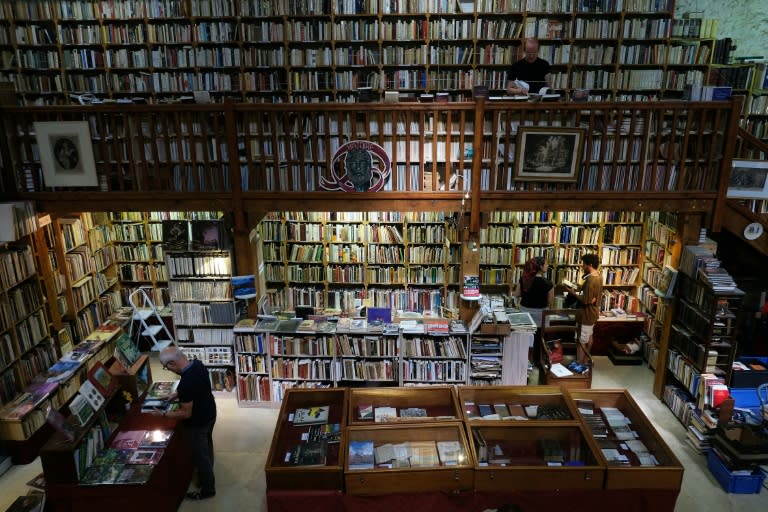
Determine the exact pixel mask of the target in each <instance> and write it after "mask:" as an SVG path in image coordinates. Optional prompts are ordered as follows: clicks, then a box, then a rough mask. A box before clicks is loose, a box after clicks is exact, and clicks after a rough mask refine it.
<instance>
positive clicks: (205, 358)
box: [165, 222, 236, 392]
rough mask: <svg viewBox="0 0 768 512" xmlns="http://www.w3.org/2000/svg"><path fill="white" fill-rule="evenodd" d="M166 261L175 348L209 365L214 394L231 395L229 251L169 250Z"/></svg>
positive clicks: (232, 315) (232, 317)
mask: <svg viewBox="0 0 768 512" xmlns="http://www.w3.org/2000/svg"><path fill="white" fill-rule="evenodd" d="M214 224H215V222H214ZM165 257H166V265H167V267H168V291H169V295H170V300H171V310H172V314H173V328H174V333H175V338H176V343H177V344H178V345H179V346H180V347H181V349H182V350H183V351H184V353H185V354H186V356H187V357H188V358H190V359H199V360H200V361H201V362H202V363H203V364H204V365H205V366H206V368H207V369H208V374H209V376H210V378H211V387H212V388H213V389H214V391H222V392H231V391H232V390H233V388H234V385H235V373H234V372H235V370H234V367H235V360H234V353H233V341H234V339H233V336H234V334H233V327H234V325H235V321H236V317H235V315H236V313H235V302H234V298H233V295H232V283H231V280H232V258H231V255H230V252H229V251H227V250H219V249H213V250H199V251H189V250H187V251H166V252H165Z"/></svg>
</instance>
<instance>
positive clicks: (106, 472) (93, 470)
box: [80, 464, 125, 485]
mask: <svg viewBox="0 0 768 512" xmlns="http://www.w3.org/2000/svg"><path fill="white" fill-rule="evenodd" d="M124 467H125V465H124V464H103V465H96V464H92V465H91V466H89V467H88V468H87V469H86V470H85V473H84V474H83V477H82V478H81V479H80V485H107V484H114V483H115V482H116V481H117V477H118V475H120V472H121V471H122V470H123V468H124Z"/></svg>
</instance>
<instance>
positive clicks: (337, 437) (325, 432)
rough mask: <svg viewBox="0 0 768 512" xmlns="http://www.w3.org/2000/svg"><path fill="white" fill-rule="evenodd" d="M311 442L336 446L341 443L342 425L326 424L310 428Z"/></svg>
mask: <svg viewBox="0 0 768 512" xmlns="http://www.w3.org/2000/svg"><path fill="white" fill-rule="evenodd" d="M309 440H310V441H325V442H327V443H328V444H334V443H338V442H340V441H341V423H326V424H325V425H312V426H310V427H309Z"/></svg>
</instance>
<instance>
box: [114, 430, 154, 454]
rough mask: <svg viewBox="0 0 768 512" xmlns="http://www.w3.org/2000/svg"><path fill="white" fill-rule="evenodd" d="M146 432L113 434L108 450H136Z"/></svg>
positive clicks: (122, 431) (127, 431) (131, 431)
mask: <svg viewBox="0 0 768 512" xmlns="http://www.w3.org/2000/svg"><path fill="white" fill-rule="evenodd" d="M145 433H146V430H121V431H119V432H118V433H117V434H115V438H114V439H113V440H112V444H111V445H110V448H114V449H116V450H136V449H137V448H139V446H140V445H141V440H142V439H144V434H145Z"/></svg>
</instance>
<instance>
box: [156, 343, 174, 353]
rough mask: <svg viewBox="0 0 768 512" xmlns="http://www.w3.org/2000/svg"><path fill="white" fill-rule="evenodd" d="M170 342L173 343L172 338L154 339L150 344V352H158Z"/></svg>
mask: <svg viewBox="0 0 768 512" xmlns="http://www.w3.org/2000/svg"><path fill="white" fill-rule="evenodd" d="M171 343H173V340H155V344H154V345H152V352H160V351H161V350H163V349H164V348H166V347H168V346H170V345H171Z"/></svg>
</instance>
